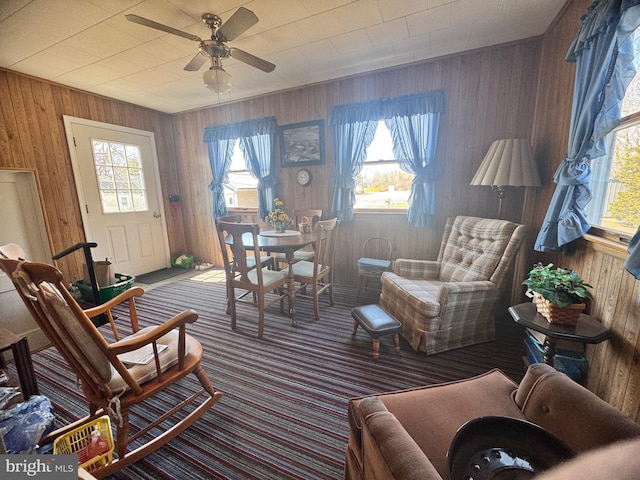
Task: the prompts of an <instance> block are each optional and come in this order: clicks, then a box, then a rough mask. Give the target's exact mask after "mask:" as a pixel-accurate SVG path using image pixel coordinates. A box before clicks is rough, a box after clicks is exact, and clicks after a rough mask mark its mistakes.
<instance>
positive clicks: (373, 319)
mask: <svg viewBox="0 0 640 480" xmlns="http://www.w3.org/2000/svg"><path fill="white" fill-rule="evenodd" d="M351 316H352V317H353V331H352V332H351V335H355V334H356V331H357V330H358V325H360V326H362V328H364V329H365V330H366V332H367V333H368V334H369V335H371V338H373V358H375V359H376V360H377V359H378V357H379V356H380V337H386V336H388V335H393V343H394V345H395V348H396V352H399V351H400V339H399V338H398V333H399V332H400V328H401V327H402V325H400V322H399V321H398V320H396V319H395V318H394V317H393V316H391V315H389V314H388V313H387V312H386V311H385V310H384V309H382V308H381V307H380V305H378V304H372V305H362V306H359V307H355V308H352V309H351Z"/></svg>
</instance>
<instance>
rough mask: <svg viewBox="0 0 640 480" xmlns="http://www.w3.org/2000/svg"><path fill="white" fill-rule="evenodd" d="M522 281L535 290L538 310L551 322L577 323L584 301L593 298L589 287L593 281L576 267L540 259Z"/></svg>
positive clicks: (531, 289) (532, 290)
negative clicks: (571, 267)
mask: <svg viewBox="0 0 640 480" xmlns="http://www.w3.org/2000/svg"><path fill="white" fill-rule="evenodd" d="M522 283H523V285H526V286H527V287H528V289H529V290H530V291H531V292H533V301H534V302H535V304H536V309H537V310H538V313H539V314H540V315H542V316H543V317H545V318H546V319H547V321H548V322H550V323H560V324H566V325H575V324H576V323H577V321H578V317H579V316H580V313H582V311H583V310H584V309H585V307H586V303H585V302H586V301H587V300H591V299H592V298H593V297H592V295H591V292H590V291H589V290H587V288H592V285H589V284H588V283H587V282H585V281H584V279H583V278H582V277H581V276H580V275H578V273H577V272H575V271H574V270H571V269H569V268H553V263H550V264H548V265H546V266H543V265H542V263H537V264H536V265H534V267H533V269H532V270H531V271H530V272H529V277H528V278H527V279H526V280H525V281H523V282H522Z"/></svg>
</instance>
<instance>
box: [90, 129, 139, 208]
mask: <svg viewBox="0 0 640 480" xmlns="http://www.w3.org/2000/svg"><path fill="white" fill-rule="evenodd" d="M91 148H92V149H93V161H94V164H95V167H96V174H97V177H98V188H99V190H100V200H101V203H102V212H103V213H105V214H106V213H125V212H144V211H146V210H148V208H149V207H148V205H147V193H146V190H145V185H144V176H143V173H142V162H141V157H140V148H139V147H138V146H137V145H124V144H121V143H113V142H107V141H103V140H92V141H91Z"/></svg>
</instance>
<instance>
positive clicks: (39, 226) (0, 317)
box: [0, 169, 52, 355]
mask: <svg viewBox="0 0 640 480" xmlns="http://www.w3.org/2000/svg"><path fill="white" fill-rule="evenodd" d="M0 205H1V206H2V207H1V208H0V225H1V227H0V245H5V244H7V243H17V244H18V245H20V246H21V247H22V248H23V250H24V252H25V258H26V259H27V260H32V261H34V262H44V263H52V260H51V248H50V246H49V237H48V235H47V228H46V223H45V220H44V214H43V212H42V205H41V204H40V196H39V193H38V183H37V181H36V175H35V173H34V172H32V171H25V170H8V169H7V170H5V169H0ZM0 328H4V329H7V330H9V331H10V332H13V333H15V334H16V335H18V336H20V337H22V336H26V337H27V342H28V343H29V348H30V349H31V351H36V350H41V349H42V348H44V347H46V346H48V345H49V340H47V337H46V336H45V335H44V333H42V331H41V330H40V328H39V327H38V325H37V324H36V322H35V320H34V319H33V317H32V316H31V314H30V313H29V310H27V307H26V306H25V305H24V303H23V302H22V300H21V299H20V296H19V295H18V292H16V289H15V288H14V286H13V282H12V281H11V279H10V278H9V277H7V276H6V275H5V274H4V273H2V272H0ZM7 354H8V352H5V353H4V355H7Z"/></svg>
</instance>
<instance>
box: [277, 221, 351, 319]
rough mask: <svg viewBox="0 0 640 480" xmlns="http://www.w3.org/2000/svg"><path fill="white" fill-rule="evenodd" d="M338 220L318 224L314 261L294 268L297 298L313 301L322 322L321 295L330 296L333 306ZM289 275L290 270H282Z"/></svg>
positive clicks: (314, 310) (314, 308)
mask: <svg viewBox="0 0 640 480" xmlns="http://www.w3.org/2000/svg"><path fill="white" fill-rule="evenodd" d="M338 224H339V222H338V219H337V218H334V219H331V220H321V221H319V222H317V223H316V226H315V233H316V241H315V256H314V258H313V261H307V260H301V261H299V262H297V263H295V264H293V266H292V267H291V268H293V278H294V281H295V282H296V283H299V285H296V292H295V295H296V298H306V299H309V300H312V301H313V313H314V316H315V319H316V320H320V305H319V301H320V295H322V294H323V293H324V292H327V293H328V294H329V304H330V305H331V306H333V267H332V266H333V253H334V250H335V246H336V240H337V233H338ZM282 271H283V272H286V273H287V274H288V269H286V270H282Z"/></svg>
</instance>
